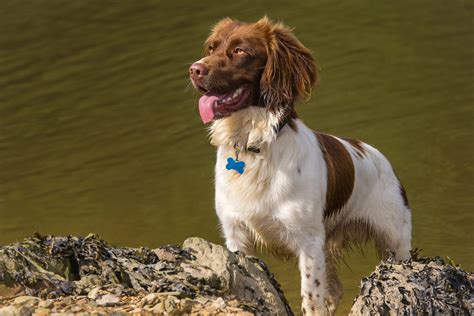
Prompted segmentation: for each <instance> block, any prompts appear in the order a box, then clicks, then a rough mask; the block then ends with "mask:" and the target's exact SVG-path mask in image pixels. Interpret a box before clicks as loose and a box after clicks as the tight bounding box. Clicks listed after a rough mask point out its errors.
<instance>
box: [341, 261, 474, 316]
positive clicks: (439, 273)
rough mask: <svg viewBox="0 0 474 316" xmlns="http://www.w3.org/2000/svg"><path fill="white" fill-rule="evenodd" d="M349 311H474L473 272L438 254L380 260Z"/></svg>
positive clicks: (358, 313)
mask: <svg viewBox="0 0 474 316" xmlns="http://www.w3.org/2000/svg"><path fill="white" fill-rule="evenodd" d="M360 287H361V289H360V293H359V295H358V297H357V298H356V299H355V300H354V304H353V306H352V309H351V312H350V315H473V313H474V275H473V274H472V273H468V272H466V271H464V270H463V269H461V268H460V267H456V266H453V265H449V264H446V263H445V262H444V260H443V259H442V258H440V257H435V258H428V257H418V254H417V253H414V254H413V256H412V258H411V259H410V260H407V261H404V262H396V261H395V260H394V259H393V257H391V258H389V259H388V260H387V261H386V262H381V263H380V264H379V265H378V266H377V267H376V269H375V271H374V272H373V273H372V274H371V275H370V276H369V277H367V278H364V279H362V281H361V286H360Z"/></svg>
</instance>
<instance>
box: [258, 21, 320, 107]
mask: <svg viewBox="0 0 474 316" xmlns="http://www.w3.org/2000/svg"><path fill="white" fill-rule="evenodd" d="M256 24H257V26H260V27H261V28H263V29H265V30H266V32H267V34H268V35H267V36H268V37H267V63H266V65H265V69H264V70H263V73H262V78H261V80H260V91H261V96H262V101H263V103H264V104H265V105H266V106H267V107H269V108H279V107H281V106H283V107H288V106H293V104H294V103H295V101H296V100H297V99H300V98H301V99H308V98H309V97H310V96H311V90H312V88H313V86H314V85H315V84H316V83H317V81H318V69H317V66H316V63H315V61H314V59H313V57H312V56H311V52H310V51H309V49H307V48H306V47H305V46H304V45H303V44H301V42H300V41H299V40H298V39H297V38H296V37H295V35H293V33H292V32H291V30H290V29H289V28H288V27H286V26H285V25H283V24H281V23H273V22H272V21H270V20H269V19H268V18H267V17H264V18H262V19H261V20H259V21H258V22H257V23H256Z"/></svg>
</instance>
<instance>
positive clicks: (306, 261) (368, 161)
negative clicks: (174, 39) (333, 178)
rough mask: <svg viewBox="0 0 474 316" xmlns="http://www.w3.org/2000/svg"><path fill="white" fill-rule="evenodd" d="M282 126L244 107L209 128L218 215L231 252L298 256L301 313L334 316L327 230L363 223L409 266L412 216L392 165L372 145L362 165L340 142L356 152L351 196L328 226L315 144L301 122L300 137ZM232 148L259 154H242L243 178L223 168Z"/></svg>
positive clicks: (321, 165) (324, 177) (318, 150)
mask: <svg viewBox="0 0 474 316" xmlns="http://www.w3.org/2000/svg"><path fill="white" fill-rule="evenodd" d="M278 120H279V115H278V114H276V115H275V114H271V113H269V112H268V111H267V110H266V109H264V108H261V107H247V108H245V109H243V110H240V111H238V112H236V113H234V114H232V116H230V117H228V118H225V119H221V120H218V121H215V122H214V123H213V125H212V126H211V142H212V143H213V144H214V145H216V146H218V150H217V163H216V168H215V187H216V210H217V215H218V217H219V220H220V223H221V226H222V230H223V233H224V236H225V239H226V245H227V247H228V248H229V249H230V250H232V251H237V250H239V251H243V252H245V253H251V252H252V250H253V246H254V243H255V241H257V242H261V243H263V244H264V245H266V246H268V247H270V248H272V249H275V250H277V251H278V252H282V253H284V254H291V255H295V256H297V257H298V258H299V267H300V270H301V279H302V280H301V281H302V282H301V294H302V297H303V304H302V308H304V309H305V311H306V313H307V314H317V315H328V314H333V313H334V311H335V308H336V306H337V302H338V300H339V299H340V296H341V295H342V292H341V293H340V294H338V295H334V294H331V293H330V291H329V285H328V282H329V281H328V278H329V277H328V274H327V273H328V271H329V270H330V269H333V267H331V266H327V265H328V262H327V259H326V258H325V247H326V245H325V242H326V231H327V230H329V229H334V228H335V227H337V225H341V223H343V222H345V221H347V220H350V219H354V220H355V219H360V220H363V221H365V222H367V223H369V224H371V225H372V226H373V227H374V228H376V229H377V230H380V231H381V232H386V234H385V238H387V242H388V244H389V245H390V248H391V249H392V250H393V251H394V252H395V253H396V256H397V258H399V259H406V258H408V257H409V250H410V247H411V244H410V243H411V213H410V210H409V209H408V207H406V206H405V205H404V202H403V199H402V197H401V195H400V188H399V183H398V179H397V178H396V176H395V174H394V172H393V170H392V167H391V166H390V164H389V162H388V161H387V159H386V158H385V157H384V156H383V155H382V154H381V153H380V152H379V151H377V150H376V149H375V148H373V147H371V146H369V145H367V144H364V145H363V146H364V149H365V151H366V157H364V159H360V158H358V157H357V153H356V152H355V150H354V148H353V147H352V146H351V145H350V144H349V143H347V142H346V141H344V140H342V139H338V140H339V141H341V143H342V144H344V146H345V147H346V149H347V150H348V151H349V152H350V153H351V157H352V160H353V164H354V168H355V182H354V189H353V192H352V195H351V197H350V199H349V200H348V202H347V204H346V205H345V207H344V208H343V209H342V210H341V211H340V212H339V213H338V215H337V216H334V217H333V218H331V219H330V220H327V221H324V220H323V210H324V207H325V199H326V186H327V169H326V164H325V160H324V157H323V154H322V151H321V148H320V145H319V143H318V141H317V138H316V137H315V134H314V132H313V131H312V130H310V129H309V128H308V127H307V126H306V125H305V124H303V122H302V121H300V120H299V119H297V120H296V126H297V131H295V130H293V129H291V128H290V126H288V125H286V126H285V127H284V128H283V129H282V130H281V131H280V132H279V133H277V132H276V131H275V129H274V126H276V125H277V123H278ZM235 144H238V145H239V146H240V147H242V148H246V147H249V146H254V147H258V148H259V149H260V153H253V152H248V151H245V150H243V151H242V152H241V153H240V154H239V160H242V161H244V162H245V164H246V167H245V172H244V173H243V174H242V175H240V174H238V173H237V172H235V171H232V170H227V169H226V167H225V166H226V163H227V158H228V157H232V158H235V149H234V145H235ZM336 168H337V166H336ZM298 169H299V170H300V172H298V171H297V170H298ZM308 275H309V277H308Z"/></svg>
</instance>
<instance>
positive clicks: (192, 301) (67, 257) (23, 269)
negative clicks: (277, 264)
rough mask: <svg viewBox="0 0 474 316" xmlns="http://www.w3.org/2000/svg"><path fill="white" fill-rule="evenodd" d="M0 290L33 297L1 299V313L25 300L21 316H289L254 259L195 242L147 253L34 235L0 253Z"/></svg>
mask: <svg viewBox="0 0 474 316" xmlns="http://www.w3.org/2000/svg"><path fill="white" fill-rule="evenodd" d="M0 289H3V290H2V291H3V293H8V294H9V295H11V293H20V292H21V293H28V295H31V296H29V297H30V298H31V297H32V298H31V299H19V298H18V297H17V298H15V297H12V298H5V299H3V300H0V308H3V309H2V310H4V311H5V312H7V311H10V310H11V309H10V307H12V308H13V310H16V311H17V312H18V308H17V307H20V306H22V305H21V304H15V303H14V302H15V301H14V300H15V299H18V300H19V301H21V300H25V304H26V302H29V303H28V304H27V306H28V308H31V310H25V311H26V312H27V313H32V312H34V311H35V309H38V310H39V309H42V311H43V312H44V311H45V310H47V309H48V310H49V309H50V310H51V312H53V313H70V312H81V313H82V312H84V313H86V314H87V313H96V314H111V313H119V314H120V313H131V312H132V313H150V312H154V313H169V314H183V313H200V314H213V313H217V312H218V313H222V314H226V315H236V314H239V315H240V314H260V315H292V311H291V309H290V307H289V305H288V302H287V301H286V299H285V297H284V295H283V292H282V291H281V289H280V286H279V284H278V282H277V281H276V280H275V279H274V277H273V275H272V274H271V273H270V271H269V270H268V268H267V267H266V265H265V264H264V263H263V262H262V261H261V260H259V259H257V258H255V257H246V256H244V255H242V254H240V253H232V252H230V251H228V250H227V249H226V248H225V247H222V246H219V245H215V244H212V243H209V242H207V241H205V240H203V239H200V238H189V239H187V240H186V241H185V242H184V243H183V247H177V246H171V245H170V246H163V247H160V248H158V249H154V250H151V249H148V248H144V247H142V248H126V247H113V246H110V245H109V244H107V243H106V242H105V241H103V240H102V239H100V238H99V237H97V236H96V235H89V236H86V237H75V236H67V237H53V236H41V235H35V236H33V237H31V238H27V239H25V240H24V241H23V242H21V243H15V244H12V245H8V246H3V247H0ZM10 289H12V290H10ZM15 295H17V294H13V296H15ZM86 297H87V298H86ZM30 301H31V302H30ZM6 307H8V308H7V309H5V308H6ZM15 308H17V309H15Z"/></svg>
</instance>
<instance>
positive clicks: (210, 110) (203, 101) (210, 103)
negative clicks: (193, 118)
mask: <svg viewBox="0 0 474 316" xmlns="http://www.w3.org/2000/svg"><path fill="white" fill-rule="evenodd" d="M217 100H219V97H217V96H215V95H210V96H207V95H203V96H202V97H201V98H200V99H199V114H201V119H202V121H203V123H204V124H207V123H209V122H211V121H212V120H213V119H214V102H216V101H217Z"/></svg>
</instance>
